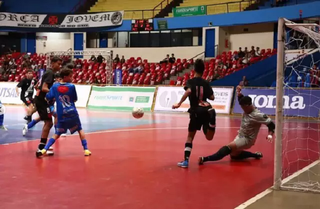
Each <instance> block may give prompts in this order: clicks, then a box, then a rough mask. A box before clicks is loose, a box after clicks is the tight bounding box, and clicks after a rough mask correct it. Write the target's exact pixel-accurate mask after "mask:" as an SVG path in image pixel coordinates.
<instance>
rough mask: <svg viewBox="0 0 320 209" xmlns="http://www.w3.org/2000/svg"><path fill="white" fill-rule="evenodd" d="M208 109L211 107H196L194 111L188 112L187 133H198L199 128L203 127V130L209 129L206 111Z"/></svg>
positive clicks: (208, 116)
mask: <svg viewBox="0 0 320 209" xmlns="http://www.w3.org/2000/svg"><path fill="white" fill-rule="evenodd" d="M210 108H211V107H198V108H197V109H196V110H189V114H190V122H189V127H188V131H189V132H194V131H199V130H201V127H203V129H208V128H209V122H210V115H209V113H208V110H209V109H210Z"/></svg>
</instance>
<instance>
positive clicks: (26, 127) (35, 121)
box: [22, 117, 41, 136]
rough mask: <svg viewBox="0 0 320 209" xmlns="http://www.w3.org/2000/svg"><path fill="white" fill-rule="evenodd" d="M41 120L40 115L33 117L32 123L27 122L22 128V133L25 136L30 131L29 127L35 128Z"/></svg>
mask: <svg viewBox="0 0 320 209" xmlns="http://www.w3.org/2000/svg"><path fill="white" fill-rule="evenodd" d="M40 121H41V120H40V117H38V118H36V119H33V120H32V121H31V122H30V123H28V124H25V125H24V127H23V129H22V135H23V136H25V135H26V134H27V133H28V131H29V129H31V128H33V127H34V126H35V125H36V124H37V123H39V122H40Z"/></svg>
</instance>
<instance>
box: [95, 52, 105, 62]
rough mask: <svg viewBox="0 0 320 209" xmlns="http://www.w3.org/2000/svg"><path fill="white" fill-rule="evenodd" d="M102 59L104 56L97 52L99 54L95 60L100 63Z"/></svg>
mask: <svg viewBox="0 0 320 209" xmlns="http://www.w3.org/2000/svg"><path fill="white" fill-rule="evenodd" d="M104 60H105V58H104V57H103V56H102V55H101V54H99V56H98V57H97V62H98V63H99V64H101V63H102V62H103V61H104Z"/></svg>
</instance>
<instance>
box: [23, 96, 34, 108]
mask: <svg viewBox="0 0 320 209" xmlns="http://www.w3.org/2000/svg"><path fill="white" fill-rule="evenodd" d="M21 101H22V102H23V103H24V104H25V105H26V106H27V107H28V106H29V105H31V104H33V99H32V97H24V98H21Z"/></svg>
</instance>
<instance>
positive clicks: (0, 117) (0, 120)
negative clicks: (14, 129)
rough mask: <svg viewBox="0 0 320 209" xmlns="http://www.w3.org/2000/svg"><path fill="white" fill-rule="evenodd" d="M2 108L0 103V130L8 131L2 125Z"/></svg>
mask: <svg viewBox="0 0 320 209" xmlns="http://www.w3.org/2000/svg"><path fill="white" fill-rule="evenodd" d="M3 109H4V108H3V106H2V104H1V103H0V129H2V130H5V131H8V129H7V128H6V127H5V126H4V125H3V122H4V110H3Z"/></svg>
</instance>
